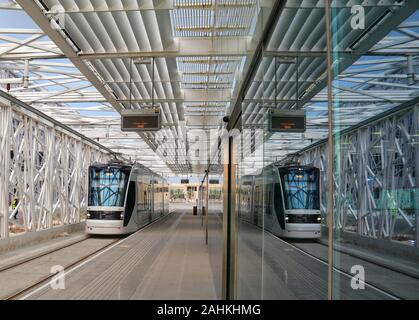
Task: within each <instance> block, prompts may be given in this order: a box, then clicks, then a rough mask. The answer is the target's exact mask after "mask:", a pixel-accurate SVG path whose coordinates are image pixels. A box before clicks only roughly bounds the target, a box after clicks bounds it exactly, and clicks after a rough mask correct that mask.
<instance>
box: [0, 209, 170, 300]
mask: <svg viewBox="0 0 419 320" xmlns="http://www.w3.org/2000/svg"><path fill="white" fill-rule="evenodd" d="M171 213H173V211H171V212H170V213H169V214H168V215H166V216H164V217H162V218H159V219H157V220H155V221H153V222H152V223H150V224H148V225H146V226H144V227H143V228H141V229H139V230H137V231H136V232H134V233H132V234H130V235H128V236H123V237H118V238H117V239H115V241H112V242H110V243H108V244H106V245H105V246H103V247H101V248H99V249H97V250H95V251H93V252H90V253H89V254H87V255H85V256H83V257H81V258H79V259H77V260H76V261H74V262H72V263H70V264H68V265H66V266H63V268H64V271H65V272H66V274H69V273H70V272H73V271H75V270H76V269H77V268H79V267H81V266H82V265H84V264H86V263H88V262H89V261H91V260H93V259H95V258H96V257H97V256H99V255H101V254H103V253H105V252H106V251H108V250H110V249H112V248H113V247H115V246H117V245H119V244H122V243H123V242H124V241H126V240H127V239H129V238H131V237H133V236H135V235H136V234H137V233H138V232H140V231H142V230H144V229H146V228H148V227H151V226H152V225H154V224H155V223H156V222H158V221H161V220H164V219H166V218H167V217H168V216H169V215H170V214H171ZM89 239H95V237H92V236H89V237H88V238H87V239H82V240H80V241H77V242H74V243H72V244H69V245H66V246H63V247H60V248H57V249H56V250H51V251H50V252H47V253H43V254H41V255H39V256H36V257H33V258H30V259H27V260H26V261H21V262H18V263H16V264H15V265H12V266H7V267H5V268H3V269H1V270H0V276H1V274H2V272H4V271H10V270H12V269H13V268H18V267H21V266H22V265H24V264H27V263H31V262H35V261H36V260H37V259H40V258H42V257H45V256H48V255H50V254H54V253H56V252H58V251H60V250H63V249H65V248H68V247H71V246H73V245H76V244H79V243H81V242H84V241H88V240H89ZM56 276H57V274H49V275H47V276H45V277H43V278H41V279H38V280H36V281H35V282H34V283H32V284H30V285H28V286H26V287H24V288H22V289H19V290H16V291H14V292H12V293H9V294H8V295H6V296H4V297H0V299H1V300H24V299H26V298H27V297H30V296H32V295H33V294H35V293H36V292H38V291H40V290H42V289H44V288H46V287H47V286H48V285H49V283H50V282H51V280H53V279H54V278H55V277H56Z"/></svg>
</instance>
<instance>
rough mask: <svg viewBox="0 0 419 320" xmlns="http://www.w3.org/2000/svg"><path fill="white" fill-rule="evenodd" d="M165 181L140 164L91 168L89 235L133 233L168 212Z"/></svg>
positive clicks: (167, 188)
mask: <svg viewBox="0 0 419 320" xmlns="http://www.w3.org/2000/svg"><path fill="white" fill-rule="evenodd" d="M168 200H169V187H168V184H167V182H166V180H165V179H163V178H162V177H161V176H159V175H157V174H156V173H154V172H152V171H151V170H149V169H147V168H145V167H144V166H142V165H140V164H129V165H127V164H122V163H120V162H110V163H105V164H94V165H92V166H90V167H89V196H88V201H89V203H88V208H87V222H86V231H87V233H91V234H126V233H132V232H134V231H136V230H138V229H139V228H141V227H143V226H145V225H147V224H149V223H151V222H152V221H154V220H156V219H158V218H160V217H162V216H163V215H166V214H168V212H169V203H168Z"/></svg>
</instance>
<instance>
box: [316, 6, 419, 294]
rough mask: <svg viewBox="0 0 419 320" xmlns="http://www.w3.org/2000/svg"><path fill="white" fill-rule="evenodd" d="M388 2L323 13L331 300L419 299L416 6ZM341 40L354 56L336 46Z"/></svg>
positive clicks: (334, 9) (339, 44) (338, 45)
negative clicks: (329, 76)
mask: <svg viewBox="0 0 419 320" xmlns="http://www.w3.org/2000/svg"><path fill="white" fill-rule="evenodd" d="M390 2H393V1H390ZM392 5H393V6H384V7H383V6H378V5H369V6H368V5H365V4H364V3H363V2H362V1H358V2H357V3H353V5H352V6H350V7H344V8H337V7H333V8H332V10H331V30H332V38H331V44H332V49H333V51H332V54H331V56H332V59H333V61H334V65H333V69H332V71H333V82H332V83H333V92H332V93H333V96H332V101H331V105H332V106H333V113H334V116H333V118H332V121H333V123H332V124H331V125H332V128H333V131H334V133H335V136H334V141H333V153H334V163H333V170H332V171H333V178H334V182H335V183H334V184H333V185H332V186H331V188H329V190H328V192H333V195H334V199H333V200H334V210H333V231H334V232H333V234H332V236H333V238H332V239H329V243H330V242H332V244H333V266H334V268H335V269H334V270H333V283H332V298H333V299H399V298H400V299H418V298H419V289H418V288H419V286H418V284H419V282H418V278H417V275H418V274H417V270H419V249H418V245H417V235H418V228H417V227H418V224H417V216H418V203H419V202H418V200H419V197H418V192H417V191H418V189H417V188H418V181H419V180H418V175H417V174H418V160H419V158H418V150H419V149H418V141H417V137H418V133H419V132H418V123H419V122H418V119H419V118H418V104H417V101H416V100H417V99H415V98H417V96H418V94H417V91H415V90H414V88H413V87H414V86H415V85H416V77H415V74H416V73H417V71H418V70H417V67H416V65H417V61H416V58H414V57H413V55H414V54H415V52H416V53H417V52H418V49H417V48H416V47H415V46H414V45H413V43H414V41H415V40H414V39H413V38H412V37H411V35H412V33H411V32H412V31H413V29H412V28H411V26H413V25H415V23H417V21H418V18H419V15H418V12H417V10H418V9H419V7H418V5H417V3H416V4H413V3H410V4H409V3H404V4H402V5H399V6H394V5H395V3H392ZM390 9H391V10H392V11H391V13H390V12H389V10H390ZM368 30H374V34H373V35H372V34H368V35H369V36H368V40H367V39H365V37H364V35H365V34H366V32H367V31H368ZM348 34H350V35H353V36H354V37H355V40H354V41H353V42H352V43H351V45H350V48H351V49H352V50H354V51H356V52H357V53H358V55H357V56H350V57H348V56H345V55H344V54H342V53H341V52H340V51H339V49H338V48H341V47H342V44H345V43H346V38H347V37H348ZM396 61H397V62H396ZM406 94H407V95H408V96H405V95H406ZM396 96H398V97H401V96H405V98H403V99H398V98H396ZM323 152H324V151H323ZM330 178H331V177H330V176H329V175H328V179H330Z"/></svg>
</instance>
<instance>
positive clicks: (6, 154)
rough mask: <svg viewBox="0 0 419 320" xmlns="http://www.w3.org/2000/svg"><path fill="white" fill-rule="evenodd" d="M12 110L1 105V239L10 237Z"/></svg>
mask: <svg viewBox="0 0 419 320" xmlns="http://www.w3.org/2000/svg"><path fill="white" fill-rule="evenodd" d="M11 112H12V111H11V108H10V107H9V106H5V105H0V123H1V127H0V146H1V150H2V152H0V238H8V237H9V195H10V190H9V175H10V124H11V119H12V117H11Z"/></svg>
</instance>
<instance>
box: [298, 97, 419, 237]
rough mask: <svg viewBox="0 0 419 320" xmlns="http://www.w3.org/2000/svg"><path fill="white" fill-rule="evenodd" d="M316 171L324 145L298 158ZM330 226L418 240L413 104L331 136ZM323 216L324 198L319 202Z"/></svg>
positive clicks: (417, 114)
mask: <svg viewBox="0 0 419 320" xmlns="http://www.w3.org/2000/svg"><path fill="white" fill-rule="evenodd" d="M298 156H299V159H300V161H301V163H304V164H314V165H315V166H318V167H319V168H320V169H321V171H322V186H321V189H322V190H326V186H327V175H326V170H327V142H324V143H321V144H318V145H316V146H315V147H312V148H307V150H306V151H303V152H301V153H299V154H298ZM335 156H336V158H335V161H336V170H335V175H334V181H335V190H336V191H335V204H336V207H335V210H334V212H335V214H336V217H335V227H336V228H338V229H341V230H344V231H348V232H356V233H357V234H359V235H362V236H368V237H372V238H385V239H393V240H409V239H418V230H417V227H418V221H417V220H418V219H417V217H418V212H419V208H418V203H419V192H418V191H419V105H418V104H415V105H413V106H411V107H410V108H407V109H406V108H405V109H404V110H402V111H400V112H397V113H395V114H393V115H390V116H386V117H383V118H382V119H378V120H375V121H372V122H371V123H368V124H365V125H363V126H360V127H357V128H354V129H352V130H347V132H344V133H343V134H337V135H336V147H335ZM321 207H322V208H321V209H322V213H323V214H324V216H326V208H327V197H326V196H324V197H322V206H321Z"/></svg>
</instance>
